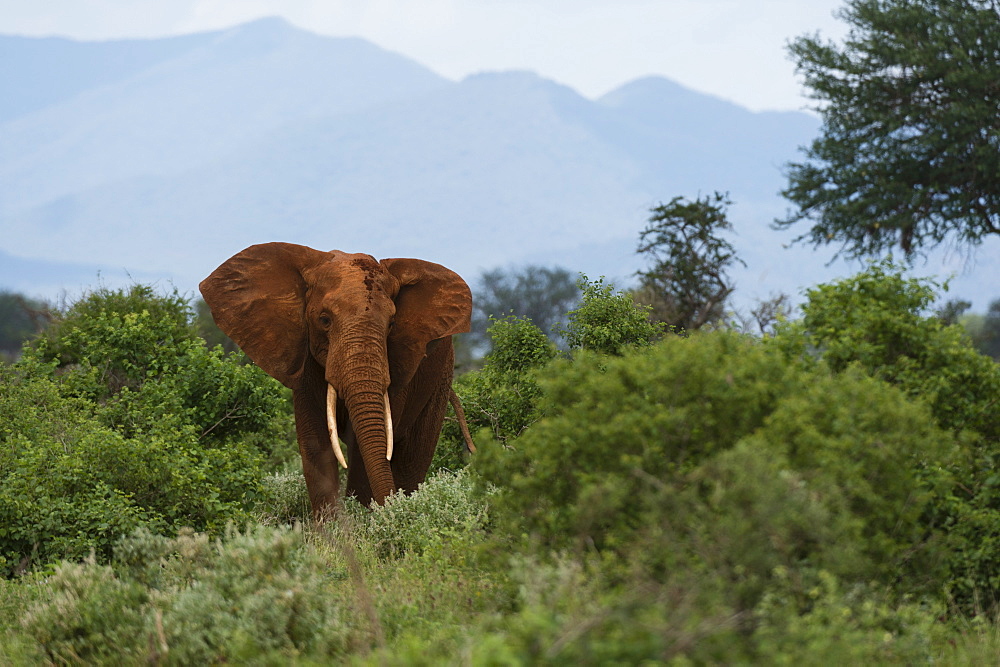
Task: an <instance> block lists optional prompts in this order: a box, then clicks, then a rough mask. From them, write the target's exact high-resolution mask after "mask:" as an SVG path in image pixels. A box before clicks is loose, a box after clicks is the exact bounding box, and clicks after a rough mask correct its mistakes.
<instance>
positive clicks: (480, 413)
mask: <svg viewBox="0 0 1000 667" xmlns="http://www.w3.org/2000/svg"><path fill="white" fill-rule="evenodd" d="M488 333H489V335H490V338H491V339H492V341H493V347H492V349H491V351H490V352H489V354H487V355H486V358H485V363H484V364H483V368H482V369H481V370H478V371H471V372H469V373H466V374H465V375H462V376H460V377H459V378H458V379H457V380H456V382H455V387H454V388H455V392H456V393H457V394H458V397H459V400H460V401H461V402H462V407H463V409H464V411H465V416H466V419H467V420H468V424H469V428H470V430H471V431H472V433H473V434H474V435H475V434H476V432H477V431H478V430H479V429H489V432H490V433H492V435H493V437H495V438H498V439H500V440H501V441H504V440H506V439H507V438H511V437H514V436H516V435H517V434H519V433H520V432H521V431H523V430H524V429H525V428H527V427H528V425H529V424H531V423H532V422H534V421H535V420H536V419H538V416H539V412H538V408H537V401H538V397H539V395H540V392H539V389H538V385H537V384H536V383H535V380H534V378H533V371H534V369H536V368H540V367H542V366H544V365H545V364H547V363H548V362H549V361H551V360H552V359H554V358H555V356H556V348H555V346H554V345H553V344H552V342H551V341H550V340H549V339H548V338H547V337H546V335H545V334H544V333H542V331H541V330H540V329H539V328H538V327H536V326H535V325H534V324H532V323H531V321H530V320H526V319H522V318H519V317H515V316H513V315H511V316H508V317H505V318H503V319H499V320H493V323H492V324H491V325H490V328H489V330H488ZM464 450H465V444H464V441H463V440H462V435H461V433H460V431H459V427H458V424H457V422H455V421H449V422H446V423H445V428H444V429H443V431H442V438H441V442H440V444H439V445H438V451H437V452H436V453H435V459H434V462H433V464H432V466H431V469H432V470H439V469H442V468H447V469H453V470H454V469H458V468H460V467H462V466H464V465H465V464H466V458H465V456H464V455H463V454H461V452H462V451H464Z"/></svg>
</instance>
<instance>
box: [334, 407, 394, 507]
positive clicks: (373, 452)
mask: <svg viewBox="0 0 1000 667" xmlns="http://www.w3.org/2000/svg"><path fill="white" fill-rule="evenodd" d="M344 402H345V403H346V404H347V412H348V414H349V415H350V417H351V424H352V425H353V427H354V434H355V436H356V437H357V443H358V449H359V450H360V451H361V458H362V460H363V462H364V466H365V472H366V473H367V475H368V482H369V484H370V485H371V491H372V498H373V499H374V500H375V502H377V503H379V504H380V505H381V504H382V503H383V502H384V500H385V498H386V496H388V495H389V494H390V493H392V492H393V491H394V490H395V488H396V485H395V482H394V481H393V477H392V468H391V467H390V465H389V457H390V456H391V455H392V449H391V447H392V446H391V444H390V443H391V440H390V438H391V432H392V425H391V418H387V410H386V406H387V404H388V401H387V395H386V392H385V389H384V388H383V387H377V388H372V389H368V390H358V389H354V390H353V391H352V390H351V389H348V390H347V391H346V392H345V396H344Z"/></svg>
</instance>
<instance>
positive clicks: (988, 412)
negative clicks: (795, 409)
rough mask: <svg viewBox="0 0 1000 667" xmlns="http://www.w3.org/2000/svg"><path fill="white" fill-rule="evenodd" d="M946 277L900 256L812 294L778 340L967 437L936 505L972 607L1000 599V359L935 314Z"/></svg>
mask: <svg viewBox="0 0 1000 667" xmlns="http://www.w3.org/2000/svg"><path fill="white" fill-rule="evenodd" d="M939 287H940V286H939V285H937V284H936V283H935V282H933V281H932V280H928V279H919V278H910V277H907V276H906V275H905V273H904V271H903V269H902V268H901V267H899V266H896V265H894V264H893V263H892V262H891V260H886V261H883V262H878V263H874V264H872V265H871V266H869V267H868V269H867V270H865V271H863V272H861V273H859V274H857V275H855V276H851V277H849V278H845V279H844V280H841V281H838V282H835V283H831V284H828V285H820V286H818V287H816V288H814V289H811V290H809V291H808V292H807V297H808V300H807V301H806V303H805V304H804V305H803V306H802V311H803V317H802V318H801V319H800V320H797V321H793V322H789V323H787V324H786V325H785V326H784V327H783V328H782V329H781V330H780V331H779V335H778V336H777V338H776V339H775V343H776V344H777V345H779V346H781V347H783V348H784V349H785V350H786V352H787V353H788V354H789V357H790V358H794V359H807V360H811V361H813V362H814V363H824V364H826V365H827V366H829V367H830V368H832V369H834V370H836V371H838V372H839V371H844V370H846V369H850V368H857V369H860V370H861V371H863V372H865V373H867V374H869V375H871V376H873V377H876V378H881V379H884V380H885V381H887V382H889V383H891V384H892V385H894V386H895V387H898V388H899V389H900V390H902V391H903V392H905V393H906V395H907V396H909V397H910V398H911V400H913V401H917V402H920V403H923V404H925V405H927V406H928V407H929V408H930V411H931V414H932V415H933V417H934V419H935V421H936V422H937V424H938V425H939V426H940V427H941V428H943V429H945V430H947V431H949V432H950V433H951V434H952V435H953V437H954V438H955V439H956V440H957V441H959V442H960V443H961V447H960V450H959V451H960V455H959V456H958V457H957V458H956V459H955V461H954V463H953V464H952V466H951V472H952V475H953V477H954V479H955V480H956V483H955V485H954V486H953V487H952V488H951V489H949V490H948V492H947V493H944V494H943V495H942V496H941V497H940V498H939V500H938V501H937V502H936V504H935V511H936V512H937V513H938V516H937V519H936V520H937V521H938V522H939V523H942V524H944V525H946V526H947V527H948V531H947V535H948V540H949V542H950V548H949V557H948V558H947V565H946V566H947V568H948V569H949V575H948V576H947V577H946V578H945V581H946V582H947V583H946V587H947V589H948V591H949V593H950V595H951V596H952V597H953V601H954V602H956V603H958V604H960V605H962V606H963V607H965V608H966V609H968V610H976V609H978V610H979V611H983V610H986V609H995V608H997V605H998V603H1000V579H998V577H997V574H996V573H997V572H998V571H1000V476H998V475H997V473H996V470H997V469H998V466H1000V410H997V401H998V397H1000V365H998V364H997V363H996V362H995V361H994V360H993V359H991V358H990V357H988V356H986V355H983V354H980V353H979V352H977V351H976V349H975V348H974V346H973V344H972V341H971V340H970V339H969V337H968V335H967V334H966V332H965V330H964V329H963V328H962V327H961V326H958V325H947V324H946V323H944V322H942V321H941V319H940V318H938V317H934V316H933V315H932V314H931V313H930V307H931V304H932V303H933V301H934V299H935V297H936V295H937V292H938V289H939Z"/></svg>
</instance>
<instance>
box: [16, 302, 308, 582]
mask: <svg viewBox="0 0 1000 667" xmlns="http://www.w3.org/2000/svg"><path fill="white" fill-rule="evenodd" d="M188 316H189V312H188V310H187V307H186V305H185V303H184V301H183V300H182V299H180V298H179V297H177V296H176V294H175V295H173V296H167V297H157V296H155V295H154V294H153V293H152V291H151V289H150V288H146V287H142V286H136V287H134V288H131V289H130V290H127V291H126V290H122V291H109V290H102V291H99V292H96V293H94V294H91V295H89V296H87V297H86V298H85V299H83V300H81V301H80V302H78V303H77V304H74V305H73V306H72V307H70V308H69V309H68V310H67V311H66V312H65V313H64V314H63V315H62V318H61V319H60V321H59V322H58V323H57V324H56V325H54V326H53V328H52V329H51V330H50V331H48V332H47V333H46V335H45V336H44V337H42V338H40V339H39V340H37V341H36V342H35V343H34V344H33V345H32V346H30V347H28V348H26V350H25V354H24V355H23V357H22V359H20V360H19V361H18V362H17V363H16V364H13V365H10V366H2V367H0V424H2V426H0V572H3V573H4V574H10V573H13V572H19V571H22V570H24V569H25V568H27V567H31V566H36V565H39V564H44V563H47V562H50V561H53V560H56V559H59V558H72V559H79V558H82V557H85V556H87V555H88V554H89V553H90V552H91V551H93V552H95V554H96V555H97V557H98V558H99V559H101V560H102V562H103V561H105V560H106V559H107V558H108V557H109V555H110V550H111V546H112V544H113V543H114V542H115V541H116V540H117V539H118V537H120V536H121V535H123V534H127V533H129V532H131V531H132V530H133V529H135V528H136V527H138V526H146V527H148V528H150V529H151V530H154V531H159V532H164V531H165V532H171V531H176V530H177V529H178V528H180V527H181V526H190V527H193V528H195V529H197V530H207V531H219V530H221V529H222V528H223V527H225V525H226V524H227V523H228V522H231V521H237V522H244V521H246V519H247V517H248V514H247V510H248V509H249V508H250V507H251V506H252V504H253V503H254V501H255V500H256V499H257V498H258V497H259V493H260V479H261V477H262V476H263V462H264V457H265V456H270V457H271V458H272V459H275V458H278V456H276V455H275V452H276V451H283V450H285V449H288V450H291V448H290V447H289V446H288V440H289V432H290V430H291V429H290V422H291V417H290V415H289V410H288V408H287V406H286V402H285V400H284V394H283V391H282V389H281V388H280V386H279V385H277V384H276V383H275V382H274V381H273V380H272V379H270V378H268V377H266V376H265V375H264V374H263V372H262V371H260V370H259V369H257V368H256V367H253V366H248V365H244V364H242V363H241V359H240V358H239V357H235V356H224V355H223V354H222V353H221V351H220V350H219V349H216V350H208V349H207V348H206V347H205V346H204V343H203V342H202V341H201V339H199V338H197V337H196V336H194V334H193V333H192V330H191V328H190V326H189V325H188V323H187V322H188V320H187V318H188Z"/></svg>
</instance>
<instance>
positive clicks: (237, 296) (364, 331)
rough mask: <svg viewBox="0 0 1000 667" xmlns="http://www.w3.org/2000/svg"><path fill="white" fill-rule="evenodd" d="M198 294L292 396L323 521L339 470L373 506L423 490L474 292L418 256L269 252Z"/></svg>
mask: <svg viewBox="0 0 1000 667" xmlns="http://www.w3.org/2000/svg"><path fill="white" fill-rule="evenodd" d="M200 289H201V293H202V295H203V296H204V298H205V301H206V303H207V304H208V306H209V307H210V308H211V310H212V316H213V317H214V318H215V321H216V323H217V324H218V325H219V328H220V329H222V330H223V331H224V332H225V333H226V334H227V335H228V336H229V337H230V338H232V339H233V340H234V341H236V343H237V344H238V345H239V346H240V347H241V348H242V349H243V351H244V352H246V354H247V356H249V357H250V359H252V360H253V361H254V362H255V363H256V364H257V365H258V366H260V367H261V368H262V369H264V370H265V371H266V372H267V373H268V374H270V375H271V376H273V377H274V378H276V379H277V380H278V381H279V382H281V383H282V384H284V385H285V386H286V387H289V388H290V389H291V390H292V397H293V406H294V410H295V430H296V435H297V437H298V443H299V453H300V454H301V456H302V470H303V472H304V474H305V480H306V486H307V488H308V490H309V500H310V502H311V503H312V509H313V513H314V514H315V515H316V516H317V517H322V516H323V515H324V514H325V513H326V512H329V511H331V510H332V509H333V508H334V507H335V505H336V502H337V497H338V494H339V485H340V482H339V475H338V471H337V463H338V461H339V463H340V465H342V466H343V467H345V468H347V493H348V494H349V495H350V494H353V495H355V496H357V498H358V500H359V501H361V502H362V503H364V504H366V505H368V504H370V503H371V501H372V500H374V501H375V502H377V503H379V504H382V503H383V502H384V501H385V498H386V496H388V495H389V494H391V493H393V492H394V491H395V490H397V489H402V490H404V491H412V490H415V489H416V488H417V485H418V484H420V482H422V481H423V480H424V477H425V476H426V475H427V468H428V466H429V465H430V462H431V457H432V456H433V455H434V449H435V447H436V445H437V440H438V436H439V435H440V432H441V426H442V423H443V421H444V415H445V410H446V408H447V404H448V401H449V399H450V398H451V397H453V396H454V394H453V392H452V390H451V381H452V376H453V373H454V359H455V352H454V348H453V347H452V342H451V336H452V334H456V333H462V332H466V331H468V330H469V328H470V316H471V312H472V294H471V292H470V291H469V286H468V285H466V283H465V281H464V280H462V278H461V277H459V276H458V274H456V273H454V272H453V271H450V270H449V269H446V268H445V267H443V266H441V265H439V264H434V263H432V262H426V261H423V260H419V259H383V260H381V261H378V260H376V259H375V258H373V257H371V256H370V255H364V254H350V253H345V252H341V251H339V250H332V251H330V252H322V251H319V250H314V249H312V248H308V247H306V246H301V245H294V244H291V243H264V244H261V245H254V246H250V247H249V248H247V249H246V250H243V251H242V252H240V253H237V254H236V255H234V256H233V257H231V258H230V259H229V260H227V261H226V262H225V263H223V264H222V265H221V266H220V267H219V268H217V269H216V270H215V271H214V272H212V274H211V275H210V276H208V278H206V279H205V280H203V281H202V283H201V285H200ZM390 415H391V417H390ZM338 434H339V437H340V439H342V440H343V441H344V443H345V444H346V445H347V454H348V455H347V460H346V461H345V460H344V455H343V453H342V451H341V448H340V444H339V442H338ZM470 446H471V442H470ZM348 464H349V465H348Z"/></svg>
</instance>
